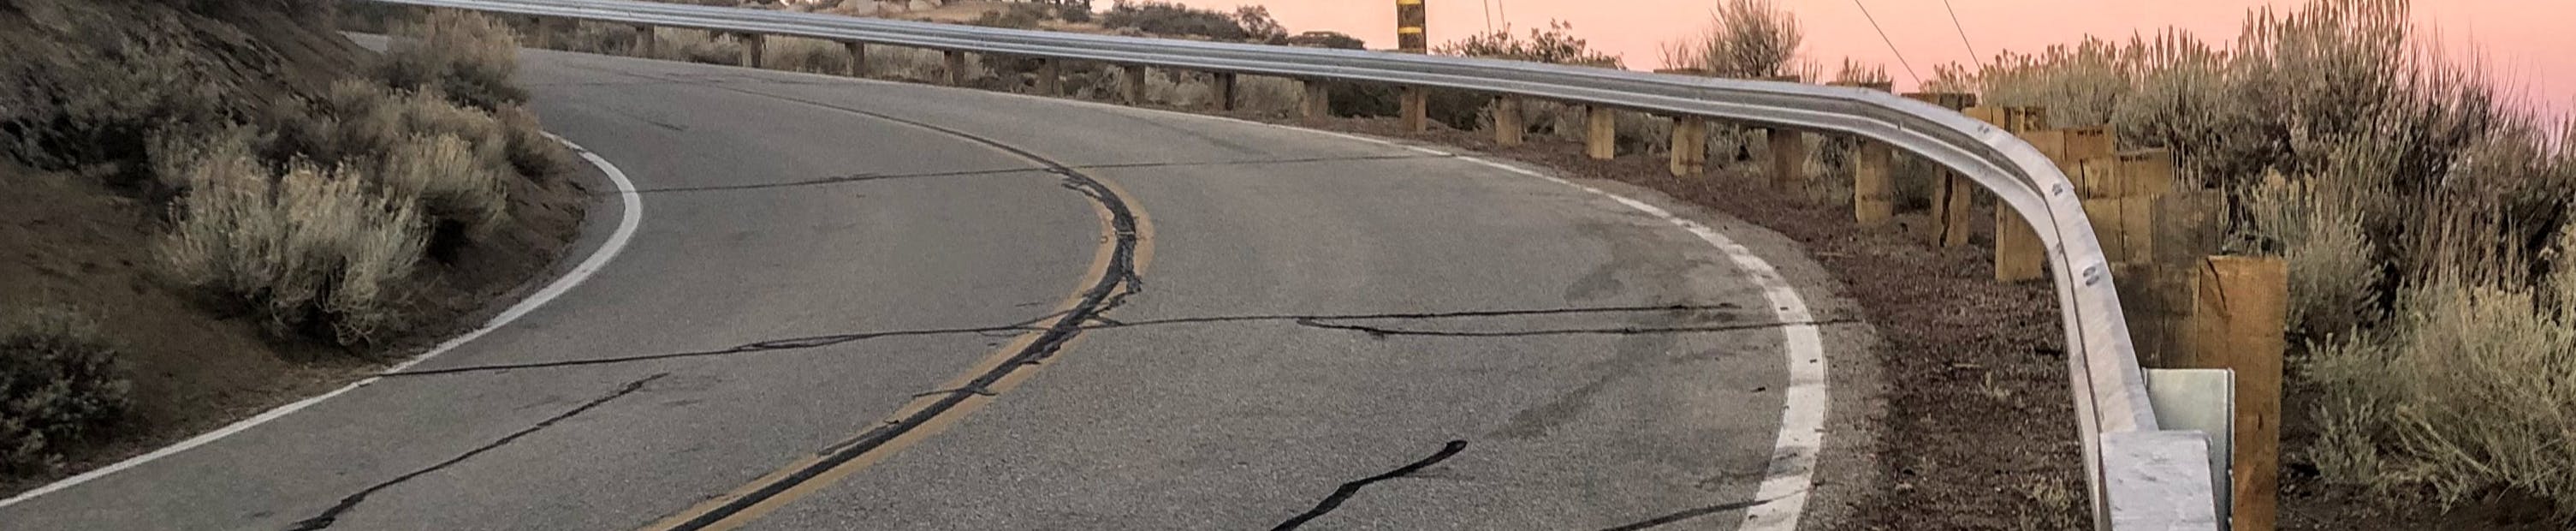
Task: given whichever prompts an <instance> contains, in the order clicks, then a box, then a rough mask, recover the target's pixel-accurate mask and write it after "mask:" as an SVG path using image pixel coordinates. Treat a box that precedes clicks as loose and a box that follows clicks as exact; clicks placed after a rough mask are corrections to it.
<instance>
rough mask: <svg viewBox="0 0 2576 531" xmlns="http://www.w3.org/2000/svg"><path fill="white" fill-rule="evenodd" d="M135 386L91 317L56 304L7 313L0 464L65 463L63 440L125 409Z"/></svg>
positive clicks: (0, 366)
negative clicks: (131, 389)
mask: <svg viewBox="0 0 2576 531" xmlns="http://www.w3.org/2000/svg"><path fill="white" fill-rule="evenodd" d="M129 388H130V386H129V385H128V384H127V382H126V380H125V377H124V376H123V375H122V374H120V371H119V370H118V368H117V362H116V348H115V347H114V346H113V345H111V344H109V342H108V341H107V337H106V336H105V335H104V334H101V333H99V330H98V323H97V322H96V321H95V320H93V319H91V318H90V317H89V316H87V315H83V314H81V313H78V312H74V311H72V310H69V309H64V308H53V307H39V308H29V309H19V310H16V311H12V312H9V313H8V314H6V315H0V471H7V472H26V471H39V470H53V469H58V468H60V467H61V466H62V455H61V453H60V452H59V449H60V447H61V444H60V443H64V442H69V441H73V440H77V439H80V438H81V437H82V436H84V435H86V434H88V433H90V432H92V431H93V430H97V429H99V428H102V427H104V426H106V425H108V424H109V423H111V422H113V421H115V420H116V419H117V418H118V417H119V416H121V415H123V414H124V413H125V409H126V406H127V404H128V399H127V392H128V390H129Z"/></svg>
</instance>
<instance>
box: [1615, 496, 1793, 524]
mask: <svg viewBox="0 0 2576 531" xmlns="http://www.w3.org/2000/svg"><path fill="white" fill-rule="evenodd" d="M1765 503H1771V500H1750V501H1740V502H1734V503H1721V504H1717V505H1711V506H1707V507H1701V508H1697V509H1691V510H1687V511H1682V512H1677V513H1673V514H1667V515H1663V516H1657V517H1654V518H1650V519H1647V520H1645V521H1642V522H1637V523H1633V524H1628V525H1623V526H1618V527H1610V528H1604V529H1602V530H1601V531H1639V530H1642V529H1652V528H1655V527H1659V526H1662V525H1664V524H1669V523H1673V522H1679V521H1683V520H1689V519H1692V518H1698V517H1702V516H1708V515H1712V514H1717V513H1722V512H1727V511H1734V510H1740V509H1748V508H1752V507H1753V506H1755V505H1761V504H1765Z"/></svg>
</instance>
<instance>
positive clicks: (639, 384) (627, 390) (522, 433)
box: [289, 372, 671, 531]
mask: <svg viewBox="0 0 2576 531" xmlns="http://www.w3.org/2000/svg"><path fill="white" fill-rule="evenodd" d="M670 375H671V373H667V372H666V373H660V374H655V375H652V376H646V377H644V378H643V379H640V380H636V381H632V382H626V385H623V386H619V387H618V388H617V390H616V391H613V392H610V393H608V394H607V395H604V396H601V397H599V398H593V399H591V400H590V401H589V402H584V403H582V404H581V405H580V406H578V407H574V408H572V409H570V410H566V411H564V412H562V413H557V414H555V416H553V417H548V418H546V420H544V421H542V422H538V423H537V424H536V425H534V426H529V427H527V428H526V429H522V430H519V431H517V432H513V433H511V434H509V435H507V436H503V437H501V438H499V439H495V440H493V441H492V442H490V443H485V444H484V445H483V446H480V447H476V448H474V449H473V450H467V451H466V452H465V453H462V454H457V455H456V457H451V458H448V459H447V460H446V461H440V462H438V464H434V465H430V466H428V467H426V468H422V469H420V470H414V471H411V473H409V474H403V475H401V476H396V477H395V478H393V479H390V480H386V481H385V482H383V483H377V484H375V486H371V487H367V489H366V490H361V491H358V493H357V494H351V495H349V496H348V497H345V498H340V503H337V504H333V505H332V506H331V508H329V509H324V510H323V511H322V514H318V515H314V516H313V517H312V518H306V519H304V520H301V521H297V522H295V527H291V528H289V529H292V530H293V531H314V530H318V529H324V528H328V527H331V524H334V523H338V522H339V521H340V516H341V515H343V514H347V513H348V512H349V510H350V509H354V508H357V506H358V504H359V503H362V502H365V501H367V496H369V495H373V494H375V493H376V492H377V491H381V490H385V489H386V488H390V487H393V486H394V485H398V484H401V483H402V482H405V481H410V480H411V479H412V478H416V477H420V476H421V475H424V474H428V473H431V472H436V471H439V470H441V469H445V468H447V467H449V466H453V465H455V464H457V463H462V462H465V460H466V459H472V458H473V457H474V456H476V455H480V454H482V453H483V452H489V451H492V449H494V448H500V447H502V446H504V445H508V444H510V442H511V441H516V440H519V438H520V437H526V436H528V434H531V433H536V432H537V430H542V429H546V427H548V426H553V425H555V423H557V422H563V420H564V419H568V418H572V417H573V416H574V415H580V414H582V412H585V411H590V410H591V409H592V408H596V407H599V406H600V405H601V404H606V403H608V402H609V401H611V400H616V399H618V398H619V397H623V396H626V395H630V394H634V393H635V392H636V391H640V390H643V389H644V384H647V383H652V382H653V381H654V380H659V379H662V377H664V376H670Z"/></svg>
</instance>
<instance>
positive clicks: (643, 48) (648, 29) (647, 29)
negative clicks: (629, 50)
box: [634, 26, 662, 59]
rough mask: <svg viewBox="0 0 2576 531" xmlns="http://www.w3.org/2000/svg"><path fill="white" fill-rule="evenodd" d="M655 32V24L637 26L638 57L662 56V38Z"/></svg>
mask: <svg viewBox="0 0 2576 531" xmlns="http://www.w3.org/2000/svg"><path fill="white" fill-rule="evenodd" d="M653 32H654V29H653V26H636V27H635V43H634V48H635V56H636V57H645V58H655V59H658V58H661V57H662V39H661V38H660V37H655V36H654V35H653Z"/></svg>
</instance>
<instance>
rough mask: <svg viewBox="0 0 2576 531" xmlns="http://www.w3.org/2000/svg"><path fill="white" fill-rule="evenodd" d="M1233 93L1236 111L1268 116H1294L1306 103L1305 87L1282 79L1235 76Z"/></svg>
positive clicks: (1291, 80) (1290, 80) (1292, 80)
mask: <svg viewBox="0 0 2576 531" xmlns="http://www.w3.org/2000/svg"><path fill="white" fill-rule="evenodd" d="M1234 91H1235V95H1234V103H1235V108H1236V109H1241V110H1244V111H1250V112H1254V113H1259V114H1264V115H1270V116H1288V115H1293V114H1296V113H1297V109H1298V107H1299V104H1301V103H1303V102H1305V101H1306V86H1305V85H1304V84H1302V83H1298V82H1297V80H1294V79H1288V78H1284V77H1270V76H1236V77H1235V81H1234Z"/></svg>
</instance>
